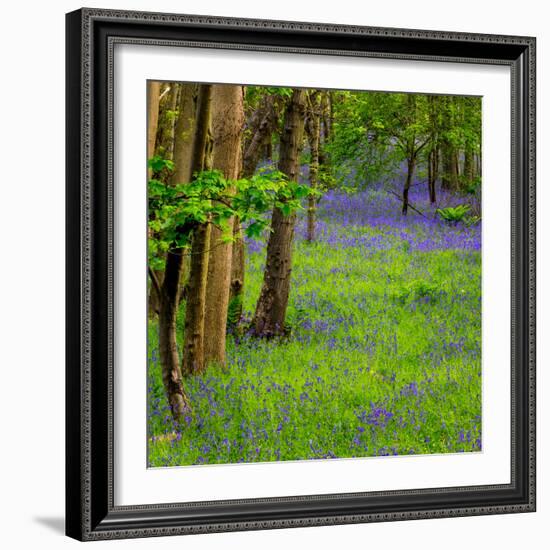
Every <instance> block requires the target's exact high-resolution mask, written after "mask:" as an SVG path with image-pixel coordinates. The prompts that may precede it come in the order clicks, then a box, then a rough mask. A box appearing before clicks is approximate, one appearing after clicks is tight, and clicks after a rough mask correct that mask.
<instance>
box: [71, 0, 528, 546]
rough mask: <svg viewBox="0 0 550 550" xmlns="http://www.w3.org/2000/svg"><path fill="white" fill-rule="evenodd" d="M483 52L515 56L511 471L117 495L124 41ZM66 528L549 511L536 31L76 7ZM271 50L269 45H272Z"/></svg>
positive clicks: (102, 532) (181, 530) (191, 527)
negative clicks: (283, 493) (366, 486)
mask: <svg viewBox="0 0 550 550" xmlns="http://www.w3.org/2000/svg"><path fill="white" fill-rule="evenodd" d="M130 42H131V43H140V44H144V45H148V44H150V45H162V44H170V45H172V46H173V45H179V46H185V45H189V44H193V45H195V46H196V45H197V44H198V43H200V45H201V46H202V47H209V48H234V49H249V50H256V51H266V52H270V51H285V52H289V53H293V52H295V53H315V54H322V55H340V56H342V55H355V56H357V55H359V56H370V57H386V58H392V59H413V60H428V61H452V62H457V63H464V62H470V63H471V62H476V63H485V64H499V65H507V66H509V67H510V69H511V75H512V81H511V97H512V112H511V119H510V120H511V129H512V134H511V135H512V142H511V152H512V167H511V174H512V178H511V179H512V186H511V197H512V212H511V220H512V236H511V239H512V241H511V242H512V247H511V266H512V288H511V303H512V311H511V320H512V324H511V326H512V334H511V349H512V365H511V372H512V380H511V388H512V395H511V401H510V402H511V410H510V418H509V419H504V418H503V419H502V421H503V422H508V421H509V422H511V434H512V437H511V446H512V448H511V459H512V460H511V465H510V468H511V482H510V483H509V484H505V485H490V486H489V485H483V486H471V487H454V488H453V487H451V488H443V489H430V488H426V489H421V490H399V491H384V492H377V493H346V494H333V495H305V496H301V497H280V498H263V499H246V500H231V501H223V502H199V503H196V502H194V503H185V502H182V503H167V504H166V505H158V504H156V505H148V504H147V503H143V504H142V505H138V506H125V507H117V506H115V505H114V498H113V471H114V470H113V441H114V438H115V437H116V434H115V433H114V430H113V400H114V395H113V393H114V392H113V369H114V368H116V365H114V363H113V346H114V337H115V335H114V333H113V311H112V308H113V254H114V250H113V229H112V228H113V215H114V213H113V172H112V162H113V150H112V145H111V136H112V131H113V125H112V120H113V119H112V110H113V96H112V92H113V70H114V69H113V62H112V61H113V45H114V44H115V43H130ZM66 47H67V59H66V62H67V84H66V86H67V88H66V90H67V133H66V139H67V151H66V154H67V180H66V182H67V189H66V197H67V198H66V201H67V242H66V258H67V272H66V276H67V279H66V285H67V295H66V296H67V316H66V319H67V325H66V326H67V328H66V331H67V333H66V337H67V348H66V357H67V358H66V385H67V388H66V410H67V413H66V433H67V441H66V445H67V447H66V448H67V450H66V464H67V466H66V516H67V522H66V526H67V527H66V530H67V535H69V536H71V537H74V538H77V539H79V540H100V539H113V538H127V537H142V536H161V535H176V534H188V533H202V532H216V531H233V530H246V529H272V528H283V527H299V526H315V525H334V524H344V523H357V522H373V521H392V520H406V519H420V518H438V517H453V516H465V515H479V514H496V513H512V512H529V511H534V510H535V39H534V38H530V37H518V36H496V35H479V34H462V33H452V32H435V31H418V30H404V29H388V28H372V27H351V26H337V25H327V24H313V23H295V22H282V21H263V20H246V19H230V18H216V17H203V16H193V15H174V14H157V13H139V12H125V11H110V10H102V9H81V10H78V11H75V12H72V13H69V14H68V15H67V38H66ZM266 55H268V54H266Z"/></svg>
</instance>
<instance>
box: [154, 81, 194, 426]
mask: <svg viewBox="0 0 550 550" xmlns="http://www.w3.org/2000/svg"><path fill="white" fill-rule="evenodd" d="M185 88H187V86H183V89H182V95H184V94H185ZM179 107H180V108H178V118H177V120H176V122H175V125H174V126H173V128H174V129H175V132H174V135H173V136H172V142H173V144H172V146H171V147H170V149H171V150H172V154H173V156H174V158H175V159H176V164H175V169H174V172H173V174H172V175H171V177H170V180H169V184H171V185H174V184H176V183H187V182H189V181H190V179H191V166H190V162H189V160H187V159H189V158H190V157H191V153H192V146H191V141H192V140H190V139H189V138H188V136H186V135H185V133H184V132H182V131H180V130H181V128H182V126H183V123H182V121H181V119H182V118H183V117H186V118H187V119H189V118H191V119H192V118H193V117H194V109H192V110H189V109H188V105H187V106H186V107H185V108H183V109H182V108H181V107H182V104H181V103H180V105H179ZM184 253H185V252H184V250H183V249H181V248H177V249H176V250H173V251H171V252H169V253H168V254H167V257H166V266H165V270H164V274H163V275H162V274H159V273H157V272H155V273H154V274H153V276H155V275H156V277H155V279H156V281H157V285H158V287H159V288H160V299H159V352H160V361H161V367H162V378H163V381H164V387H165V390H166V394H167V397H168V401H169V403H170V407H171V409H172V415H173V416H174V418H175V419H176V420H179V419H180V418H181V416H182V415H183V413H184V412H185V411H186V410H187V409H188V408H189V402H188V399H187V397H186V395H185V391H184V388H183V383H182V380H181V369H180V362H179V355H178V351H177V344H176V320H177V313H178V308H179V304H180V299H181V281H182V279H183V273H184V271H185V257H184ZM151 288H152V289H153V288H155V285H152V286H151ZM152 292H153V291H151V295H150V300H151V297H152V295H153V294H152ZM150 308H151V303H150Z"/></svg>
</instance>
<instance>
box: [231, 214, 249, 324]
mask: <svg viewBox="0 0 550 550" xmlns="http://www.w3.org/2000/svg"><path fill="white" fill-rule="evenodd" d="M233 239H234V240H233V247H232V248H233V250H232V253H231V282H230V287H229V302H230V303H231V305H232V307H231V311H232V319H230V322H231V323H233V324H236V323H238V322H239V320H240V319H241V317H242V314H243V292H244V274H245V252H244V240H243V231H242V228H241V221H240V220H239V218H235V219H234V220H233Z"/></svg>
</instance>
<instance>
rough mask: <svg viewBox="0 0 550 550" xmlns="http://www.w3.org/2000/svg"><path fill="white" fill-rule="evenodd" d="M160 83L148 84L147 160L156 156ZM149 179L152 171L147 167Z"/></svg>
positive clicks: (151, 82) (152, 82) (152, 81)
mask: <svg viewBox="0 0 550 550" xmlns="http://www.w3.org/2000/svg"><path fill="white" fill-rule="evenodd" d="M159 97H160V82H156V81H154V80H149V81H148V82H147V160H149V159H151V158H153V156H154V155H155V141H156V139H157V127H158V122H159ZM147 174H148V179H151V176H152V169H151V168H149V166H148V167H147Z"/></svg>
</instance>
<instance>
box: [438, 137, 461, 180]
mask: <svg viewBox="0 0 550 550" xmlns="http://www.w3.org/2000/svg"><path fill="white" fill-rule="evenodd" d="M442 157H443V173H442V174H441V187H442V188H443V189H448V190H451V191H456V190H458V158H457V152H456V149H455V147H454V146H453V145H452V144H451V143H449V142H446V143H445V144H444V146H443V151H442Z"/></svg>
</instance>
